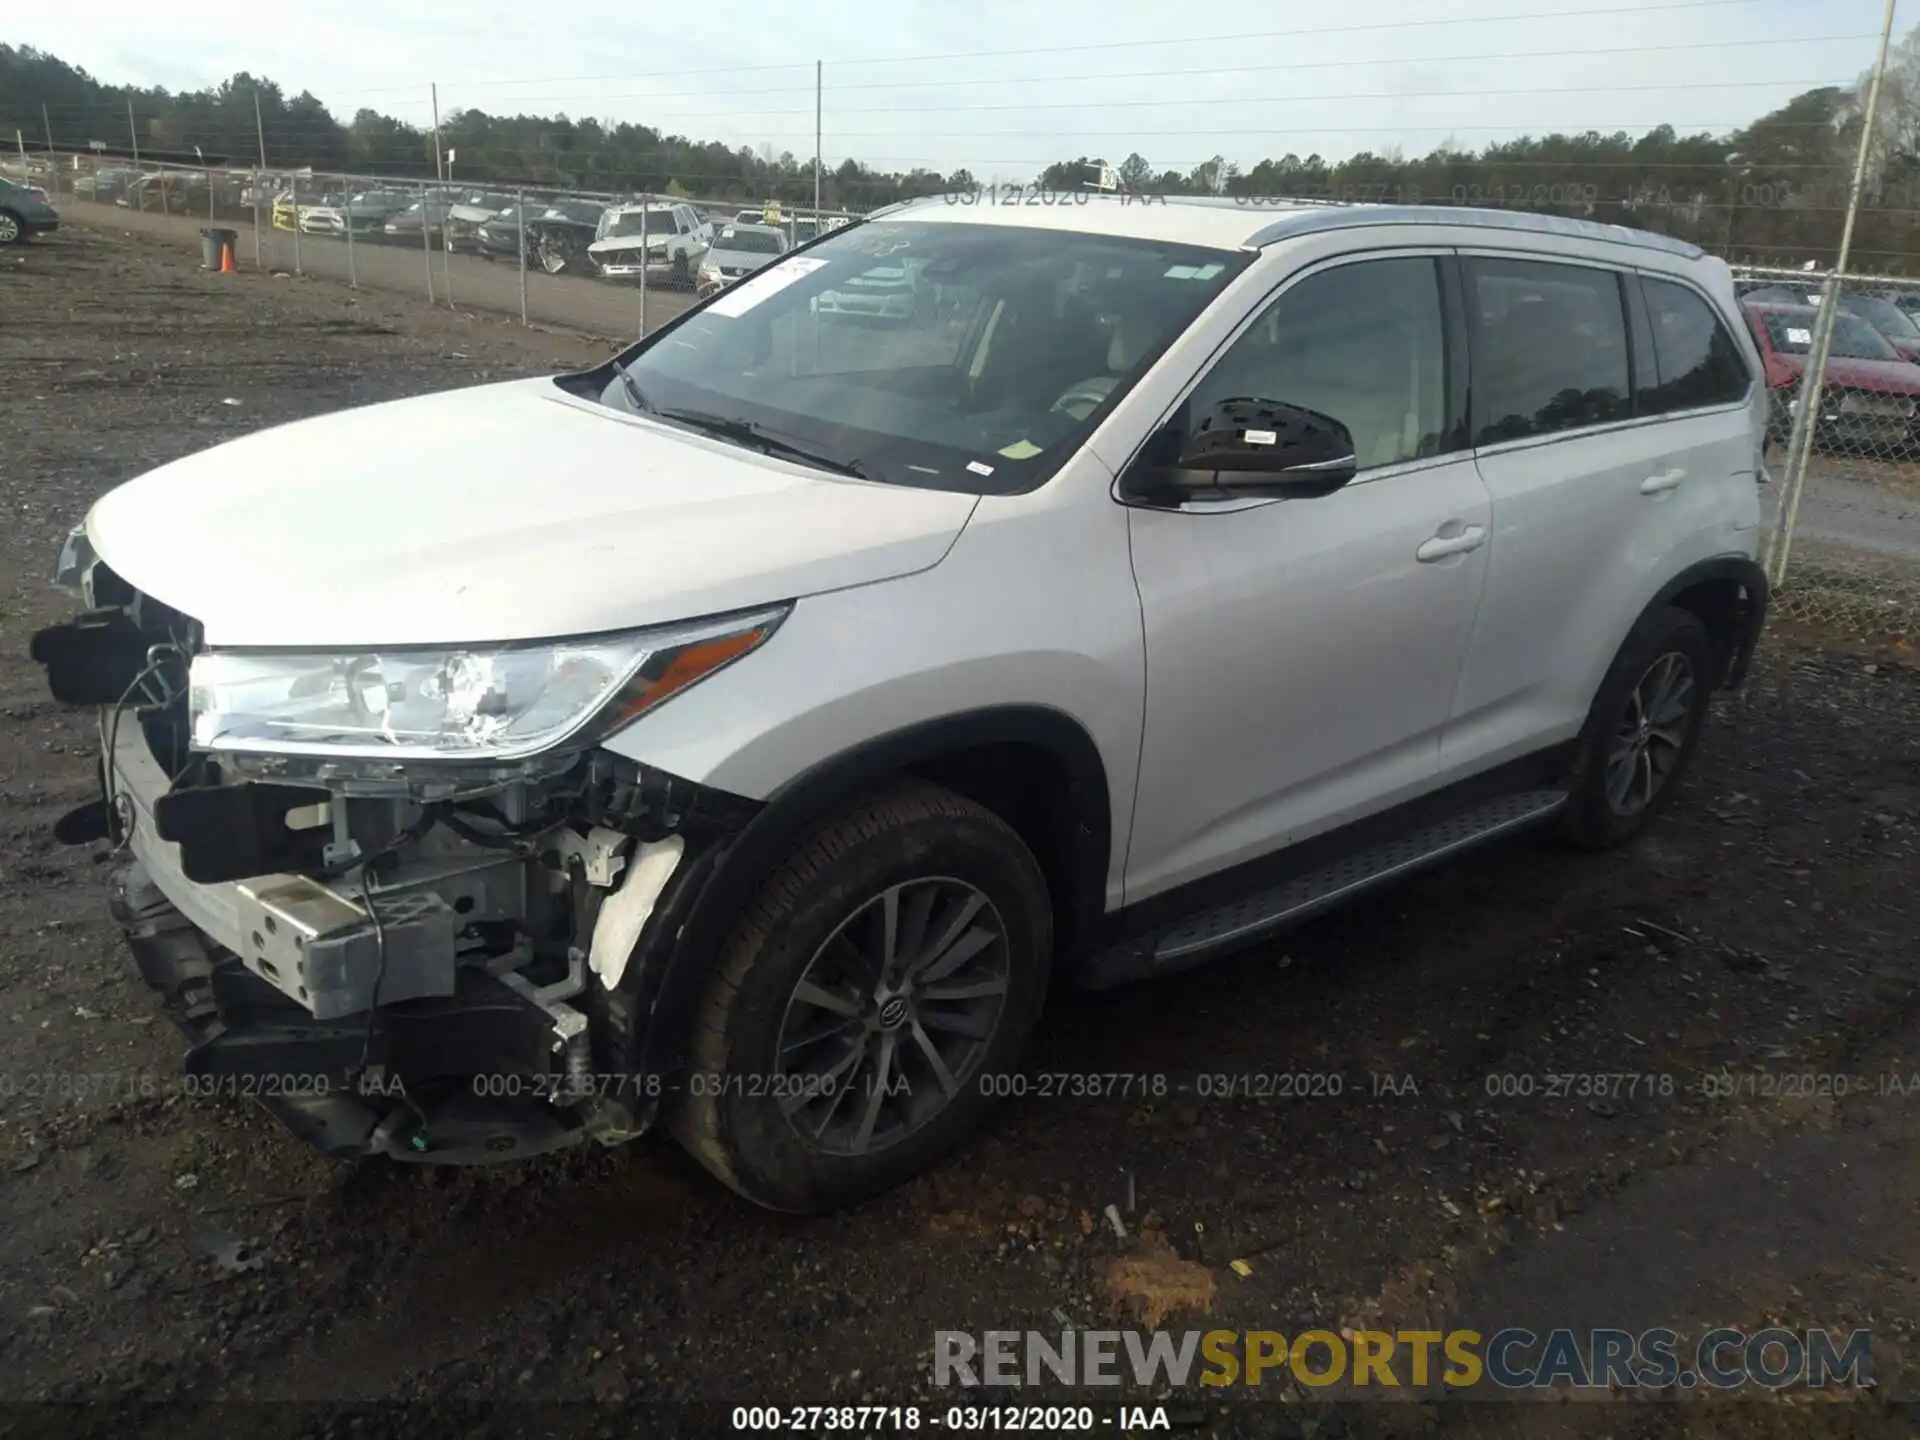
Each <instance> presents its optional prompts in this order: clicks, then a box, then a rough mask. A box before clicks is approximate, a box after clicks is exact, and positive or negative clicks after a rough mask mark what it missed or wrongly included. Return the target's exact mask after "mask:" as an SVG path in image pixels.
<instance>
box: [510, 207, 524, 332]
mask: <svg viewBox="0 0 1920 1440" xmlns="http://www.w3.org/2000/svg"><path fill="white" fill-rule="evenodd" d="M513 213H514V215H515V216H516V217H517V218H518V219H519V221H520V243H519V244H518V245H516V246H515V247H514V248H515V249H516V250H518V251H519V252H520V323H521V324H522V325H524V324H526V323H527V192H526V191H524V190H517V191H515V192H514V196H513Z"/></svg>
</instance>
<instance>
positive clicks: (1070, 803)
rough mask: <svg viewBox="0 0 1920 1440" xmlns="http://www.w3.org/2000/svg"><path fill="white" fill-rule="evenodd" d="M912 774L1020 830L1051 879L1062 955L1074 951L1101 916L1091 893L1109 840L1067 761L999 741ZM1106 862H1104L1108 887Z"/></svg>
mask: <svg viewBox="0 0 1920 1440" xmlns="http://www.w3.org/2000/svg"><path fill="white" fill-rule="evenodd" d="M907 773H909V774H911V775H913V776H915V777H916V778H918V779H922V780H927V781H931V782H932V783H933V784H935V785H942V786H945V787H946V788H947V789H949V790H952V791H954V792H955V793H956V794H959V795H964V796H966V797H967V799H969V800H972V801H973V802H974V803H975V804H978V805H983V806H985V807H986V808H987V809H989V810H991V811H992V812H993V813H994V814H995V815H998V816H999V817H1000V818H1001V819H1002V820H1004V821H1005V822H1006V823H1007V824H1008V825H1010V826H1011V827H1012V828H1013V830H1014V832H1015V833H1016V834H1018V835H1019V837H1020V839H1021V840H1022V841H1023V842H1025V844H1026V847H1027V848H1028V849H1029V850H1031V851H1032V852H1033V857H1034V859H1035V860H1037V861H1038V862H1039V864H1040V872H1041V874H1042V875H1044V876H1045V877H1046V881H1047V892H1048V894H1049V895H1050V896H1051V897H1052V902H1053V927H1054V943H1055V946H1056V949H1057V950H1058V951H1059V953H1061V954H1070V953H1072V951H1073V949H1074V948H1075V943H1076V942H1077V941H1078V940H1080V939H1081V938H1083V937H1084V934H1085V931H1086V929H1087V926H1088V924H1089V922H1090V920H1091V918H1092V916H1094V915H1097V914H1098V913H1099V908H1100V900H1099V896H1098V895H1097V894H1095V895H1088V894H1086V893H1085V891H1086V888H1087V883H1088V879H1089V876H1090V874H1091V873H1092V871H1091V864H1092V862H1093V860H1094V858H1095V857H1094V856H1091V855H1090V854H1089V853H1088V852H1089V847H1090V846H1093V845H1095V844H1098V843H1101V841H1102V840H1103V837H1101V836H1098V835H1097V834H1096V833H1095V831H1096V827H1094V826H1093V825H1091V824H1089V823H1088V817H1087V815H1086V814H1085V812H1084V810H1083V808H1082V806H1083V803H1084V802H1083V799H1082V797H1080V796H1079V795H1078V794H1077V787H1076V782H1075V779H1074V777H1073V775H1072V773H1071V771H1070V770H1069V769H1068V767H1067V765H1066V764H1065V762H1064V761H1062V760H1061V758H1060V757H1059V756H1058V755H1056V754H1055V753H1054V752H1053V751H1052V750H1050V749H1048V748H1046V747H1045V746H1042V745H1035V744H1030V743H1027V742H1023V741H991V742H987V743H984V744H979V745H971V746H968V747H966V748H965V749H960V750H954V751H950V752H947V753H945V754H941V755H937V756H933V757H931V758H929V759H925V760H921V761H918V762H917V763H915V764H913V765H910V766H909V767H908V769H907ZM1106 859H1107V857H1106V855H1105V853H1104V852H1102V853H1100V854H1099V855H1098V856H1097V861H1098V866H1099V873H1100V875H1101V877H1102V881H1103V882H1104V875H1105V868H1106Z"/></svg>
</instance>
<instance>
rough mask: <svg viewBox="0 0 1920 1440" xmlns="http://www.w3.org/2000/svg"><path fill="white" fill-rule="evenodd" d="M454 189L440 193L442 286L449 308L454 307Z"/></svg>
mask: <svg viewBox="0 0 1920 1440" xmlns="http://www.w3.org/2000/svg"><path fill="white" fill-rule="evenodd" d="M452 219H453V191H452V189H450V188H449V189H446V190H443V191H441V193H440V288H441V289H443V290H445V291H446V292H447V309H449V310H451V309H453V229H452V225H451V224H450V222H451V221H452Z"/></svg>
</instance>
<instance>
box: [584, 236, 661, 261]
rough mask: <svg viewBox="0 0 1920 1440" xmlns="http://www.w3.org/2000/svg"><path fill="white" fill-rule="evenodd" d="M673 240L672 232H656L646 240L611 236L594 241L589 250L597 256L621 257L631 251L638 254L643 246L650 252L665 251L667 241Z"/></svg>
mask: <svg viewBox="0 0 1920 1440" xmlns="http://www.w3.org/2000/svg"><path fill="white" fill-rule="evenodd" d="M672 238H673V232H672V231H671V230H656V231H654V232H653V234H651V235H648V236H645V237H644V238H643V237H641V236H639V235H609V236H608V237H607V238H606V239H604V240H596V241H594V242H593V243H592V244H591V245H589V246H587V249H588V251H589V252H590V253H592V254H595V255H620V254H624V253H626V252H627V251H629V250H631V251H634V252H635V253H638V252H639V250H640V249H641V248H642V247H643V246H644V247H645V248H646V249H648V250H664V249H666V248H667V241H669V240H671V239H672Z"/></svg>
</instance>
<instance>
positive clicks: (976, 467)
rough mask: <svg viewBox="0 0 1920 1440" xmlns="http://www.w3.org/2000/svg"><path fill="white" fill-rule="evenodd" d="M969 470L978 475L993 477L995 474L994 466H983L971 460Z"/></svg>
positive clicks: (968, 464) (968, 463)
mask: <svg viewBox="0 0 1920 1440" xmlns="http://www.w3.org/2000/svg"><path fill="white" fill-rule="evenodd" d="M967 469H969V470H971V471H972V472H973V473H974V474H976V475H991V474H992V473H993V466H991V465H983V464H981V463H980V462H979V461H978V460H969V461H968V462H967Z"/></svg>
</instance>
